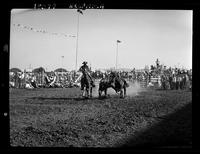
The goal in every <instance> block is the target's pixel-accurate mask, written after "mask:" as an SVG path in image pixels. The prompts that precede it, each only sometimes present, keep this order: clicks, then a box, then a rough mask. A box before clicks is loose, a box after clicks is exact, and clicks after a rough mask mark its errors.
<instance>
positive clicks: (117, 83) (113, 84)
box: [99, 72, 128, 98]
mask: <svg viewBox="0 0 200 154" xmlns="http://www.w3.org/2000/svg"><path fill="white" fill-rule="evenodd" d="M127 87H128V84H127V82H126V80H125V79H123V78H121V77H119V76H118V75H117V73H114V72H111V73H110V74H109V76H108V77H107V78H103V79H101V80H100V83H99V97H101V94H102V92H103V91H104V93H105V96H107V89H108V88H113V89H114V90H115V92H116V93H118V92H120V97H121V98H124V97H125V96H126V88H127Z"/></svg>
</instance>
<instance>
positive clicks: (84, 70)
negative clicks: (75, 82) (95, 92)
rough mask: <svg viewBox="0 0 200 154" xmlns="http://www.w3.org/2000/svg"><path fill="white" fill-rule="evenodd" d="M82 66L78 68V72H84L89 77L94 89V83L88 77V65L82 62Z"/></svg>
mask: <svg viewBox="0 0 200 154" xmlns="http://www.w3.org/2000/svg"><path fill="white" fill-rule="evenodd" d="M82 64H83V65H82V66H81V67H80V69H79V71H81V72H85V73H86V74H87V75H88V76H89V78H90V80H91V84H92V86H93V87H95V85H94V81H93V79H92V77H91V75H90V69H89V67H88V65H87V62H86V61H84V62H83V63H82Z"/></svg>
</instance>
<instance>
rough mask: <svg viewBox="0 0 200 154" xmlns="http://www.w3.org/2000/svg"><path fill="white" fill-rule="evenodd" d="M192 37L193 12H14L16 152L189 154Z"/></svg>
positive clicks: (12, 83) (11, 114) (12, 120)
mask: <svg viewBox="0 0 200 154" xmlns="http://www.w3.org/2000/svg"><path fill="white" fill-rule="evenodd" d="M192 36H193V10H186V9H185V10H180V9H178V10H176V9H174V10H172V9H169V10H167V9H164V10H162V9H160V10H159V9H104V8H103V6H102V7H100V8H97V9H82V8H77V9H74V8H72V9H70V8H67V9H57V8H51V9H46V8H44V9H43V8H39V9H37V8H32V9H29V8H27V9H25V8H21V9H19V8H13V9H12V10H11V12H10V42H9V113H8V114H9V132H10V133H9V142H10V146H11V147H64V148H72V147H73V148H144V147H145V148H152V147H159V148H162V147H164V148H166V147H167V148H170V147H187V148H191V147H192V71H193V70H192V68H193V67H192V54H193V52H192V51H193V37H192ZM5 48H6V46H5ZM5 50H8V49H5Z"/></svg>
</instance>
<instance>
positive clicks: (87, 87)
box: [81, 70, 93, 98]
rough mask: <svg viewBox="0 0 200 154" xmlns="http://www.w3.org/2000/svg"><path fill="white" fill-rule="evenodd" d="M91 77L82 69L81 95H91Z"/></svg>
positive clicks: (86, 96)
mask: <svg viewBox="0 0 200 154" xmlns="http://www.w3.org/2000/svg"><path fill="white" fill-rule="evenodd" d="M92 82H93V81H92V79H91V78H90V77H89V74H88V73H87V72H86V71H84V70H83V71H82V77H81V90H82V97H85V98H89V97H90V98H91V97H92V87H93V85H92Z"/></svg>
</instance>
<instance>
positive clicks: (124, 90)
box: [124, 87, 126, 97]
mask: <svg viewBox="0 0 200 154" xmlns="http://www.w3.org/2000/svg"><path fill="white" fill-rule="evenodd" d="M125 96H126V87H124V97H125Z"/></svg>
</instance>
